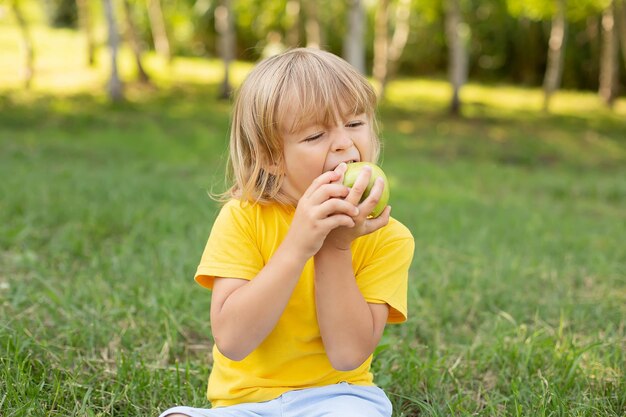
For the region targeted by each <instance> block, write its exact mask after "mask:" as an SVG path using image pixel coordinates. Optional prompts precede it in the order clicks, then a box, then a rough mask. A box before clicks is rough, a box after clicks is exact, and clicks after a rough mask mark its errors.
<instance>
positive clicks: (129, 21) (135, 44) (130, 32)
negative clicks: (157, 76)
mask: <svg viewBox="0 0 626 417" xmlns="http://www.w3.org/2000/svg"><path fill="white" fill-rule="evenodd" d="M123 3H124V14H125V16H126V36H127V38H128V40H129V43H130V46H131V49H132V50H133V55H134V56H135V63H136V64H137V74H138V76H139V81H141V82H142V83H144V84H147V83H149V82H150V77H148V74H147V73H146V71H145V69H144V68H143V64H142V63H141V55H142V53H143V51H142V50H141V42H140V41H139V35H137V26H136V25H135V21H134V20H133V11H132V9H131V6H130V2H129V1H128V0H123Z"/></svg>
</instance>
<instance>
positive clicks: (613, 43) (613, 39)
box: [598, 1, 619, 107]
mask: <svg viewBox="0 0 626 417" xmlns="http://www.w3.org/2000/svg"><path fill="white" fill-rule="evenodd" d="M614 3H615V2H614V1H611V2H610V3H609V5H608V6H607V7H606V8H605V9H604V11H603V12H602V50H601V58H600V82H599V84H600V86H599V89H598V94H599V95H600V98H601V99H602V101H603V102H604V103H605V104H606V105H607V106H609V107H613V104H614V103H615V98H616V97H617V74H618V66H617V64H618V54H619V41H618V38H617V30H616V29H615V4H614Z"/></svg>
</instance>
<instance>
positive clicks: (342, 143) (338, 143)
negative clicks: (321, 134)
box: [333, 133, 354, 152]
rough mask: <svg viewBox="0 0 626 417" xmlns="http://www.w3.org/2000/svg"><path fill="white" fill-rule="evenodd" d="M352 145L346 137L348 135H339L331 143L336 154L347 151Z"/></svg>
mask: <svg viewBox="0 0 626 417" xmlns="http://www.w3.org/2000/svg"><path fill="white" fill-rule="evenodd" d="M353 144H354V142H353V141H352V138H350V136H348V134H346V133H340V134H338V135H337V136H336V137H335V140H334V141H333V151H335V152H337V151H342V150H344V149H348V148H350V147H351V146H352V145H353Z"/></svg>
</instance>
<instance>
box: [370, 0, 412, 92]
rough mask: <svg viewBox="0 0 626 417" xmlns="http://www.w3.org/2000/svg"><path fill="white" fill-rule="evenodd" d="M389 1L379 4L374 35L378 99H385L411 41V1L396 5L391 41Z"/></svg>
mask: <svg viewBox="0 0 626 417" xmlns="http://www.w3.org/2000/svg"><path fill="white" fill-rule="evenodd" d="M389 3H390V1H389V0H381V1H380V3H378V10H377V13H376V22H375V34H374V71H373V72H374V79H375V80H376V82H377V84H378V97H379V99H380V100H383V99H384V98H385V92H386V89H387V83H388V82H389V80H390V79H391V78H392V77H393V76H394V74H395V72H396V69H397V66H398V60H399V59H400V57H401V56H402V52H403V51H404V47H405V46H406V43H407V40H408V39H409V17H410V15H411V0H400V1H399V2H398V4H397V5H396V16H395V28H394V30H393V36H392V37H391V40H389V38H388V35H389V23H388V22H389Z"/></svg>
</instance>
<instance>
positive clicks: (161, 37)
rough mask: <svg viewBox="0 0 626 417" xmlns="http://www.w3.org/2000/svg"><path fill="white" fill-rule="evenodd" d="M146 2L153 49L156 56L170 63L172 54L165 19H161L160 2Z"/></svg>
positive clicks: (156, 0) (148, 0)
mask: <svg viewBox="0 0 626 417" xmlns="http://www.w3.org/2000/svg"><path fill="white" fill-rule="evenodd" d="M147 2H148V17H149V19H150V30H151V31H152V38H153V39H154V49H155V50H156V52H157V54H159V55H161V56H162V57H163V58H165V60H166V61H167V62H171V60H172V52H171V48H170V40H169V38H168V36H167V30H166V29H165V18H164V17H163V9H162V8H161V0H147Z"/></svg>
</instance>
